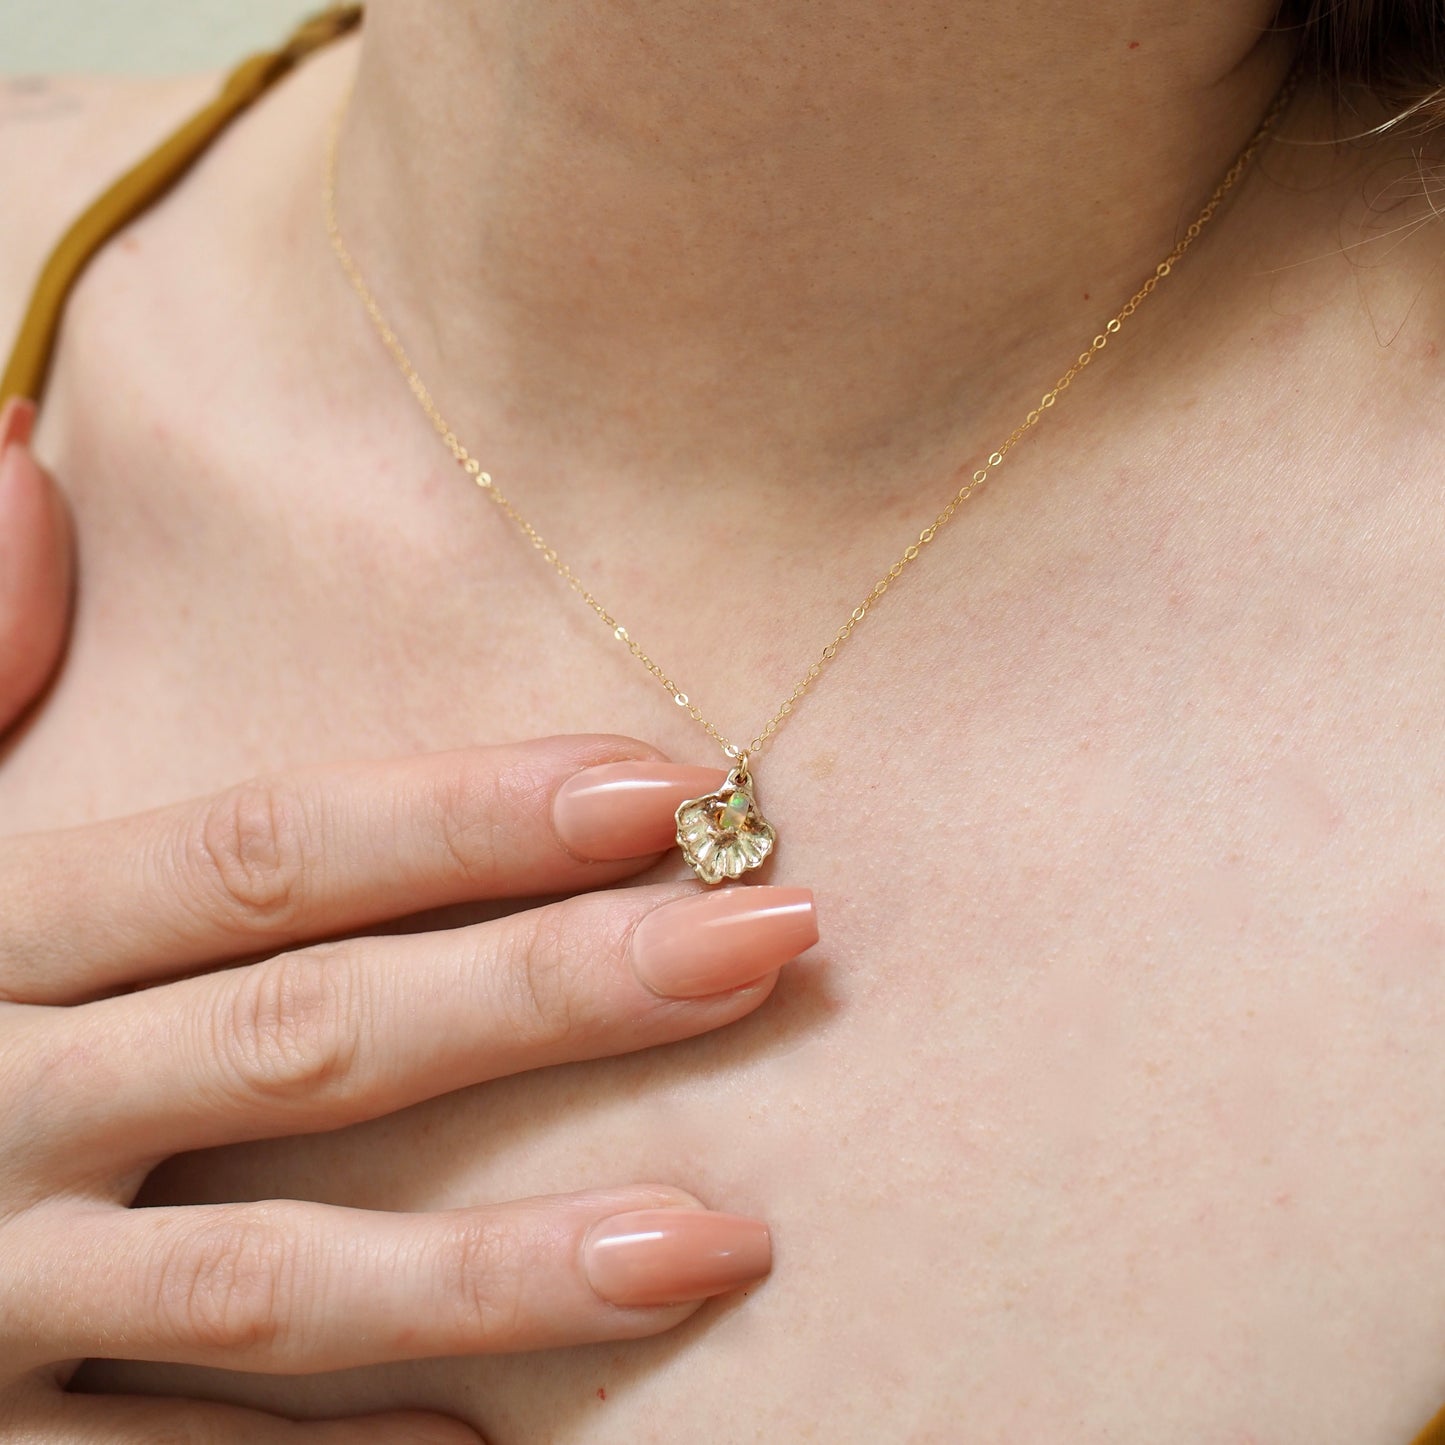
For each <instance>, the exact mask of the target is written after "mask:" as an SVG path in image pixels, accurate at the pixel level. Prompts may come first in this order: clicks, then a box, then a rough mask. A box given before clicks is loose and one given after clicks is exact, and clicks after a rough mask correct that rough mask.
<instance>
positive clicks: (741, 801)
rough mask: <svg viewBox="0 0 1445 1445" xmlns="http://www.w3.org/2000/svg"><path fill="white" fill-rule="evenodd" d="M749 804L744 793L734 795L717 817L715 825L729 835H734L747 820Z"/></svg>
mask: <svg viewBox="0 0 1445 1445" xmlns="http://www.w3.org/2000/svg"><path fill="white" fill-rule="evenodd" d="M749 806H750V804H749V801H748V795H747V794H746V793H734V794H733V795H732V797H730V798H729V799H728V800H727V802H726V804H724V806H723V810H722V812H721V813H719V814H718V815H717V825H718V827H719V828H722V829H724V830H725V831H727V832H729V833H736V832H737V830H738V829H739V828H741V827H742V825H743V824H744V823H746V822H747V820H748V808H749Z"/></svg>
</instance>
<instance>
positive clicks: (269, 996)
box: [31, 884, 818, 1178]
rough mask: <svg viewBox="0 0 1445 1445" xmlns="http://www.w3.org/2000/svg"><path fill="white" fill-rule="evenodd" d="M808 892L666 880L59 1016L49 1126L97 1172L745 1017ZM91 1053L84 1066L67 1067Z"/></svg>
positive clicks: (58, 1143)
mask: <svg viewBox="0 0 1445 1445" xmlns="http://www.w3.org/2000/svg"><path fill="white" fill-rule="evenodd" d="M817 936H818V935H817V926H816V922H815V916H814V907H813V900H812V894H811V893H810V892H809V890H807V889H801V888H774V887H761V886H754V887H747V888H730V889H725V890H723V891H721V892H701V891H699V890H698V888H697V885H688V884H664V885H657V886H654V887H645V888H637V889H629V890H625V891H621V892H606V893H596V894H584V895H581V896H579V897H576V898H572V899H568V900H566V901H564V902H561V903H556V904H552V905H550V906H548V907H544V908H538V909H533V910H530V911H528V912H525V913H518V914H513V915H510V916H508V917H506V918H502V919H497V920H494V921H492V922H488V923H482V924H477V925H474V926H472V927H469V928H460V929H455V930H451V931H449V932H443V933H433V934H415V935H403V936H398V937H382V938H368V939H355V940H350V941H346V942H340V943H330V944H324V945H321V946H319V947H316V948H311V949H304V950H301V951H299V952H296V953H290V954H283V955H280V956H278V957H276V958H272V959H268V960H266V961H264V962H262V963H257V964H252V965H250V966H249V967H246V968H239V969H233V970H231V971H229V972H226V973H217V974H209V975H206V976H203V977H200V978H193V979H187V980H184V981H182V982H178V983H174V984H169V985H166V986H164V987H161V988H157V989H151V990H149V991H147V992H145V993H142V994H131V995H126V996H124V997H120V998H112V999H106V1000H103V1001H100V1002H97V1003H92V1004H87V1005H84V1006H82V1007H80V1008H76V1009H71V1010H66V1011H56V1012H54V1013H52V1014H50V1015H49V1020H48V1027H47V1029H46V1030H45V1031H44V1032H45V1035H46V1043H45V1046H44V1049H43V1053H44V1054H45V1055H46V1057H45V1058H44V1059H42V1060H41V1070H42V1072H43V1074H44V1075H45V1076H46V1077H47V1078H48V1079H49V1081H50V1083H49V1087H48V1088H47V1089H46V1090H45V1101H44V1102H43V1103H42V1104H41V1105H40V1107H41V1108H42V1110H43V1111H44V1112H45V1113H46V1115H47V1116H48V1117H47V1119H46V1121H45V1126H44V1127H43V1128H40V1129H37V1130H34V1131H31V1133H32V1137H34V1138H36V1139H38V1140H43V1141H45V1142H44V1145H43V1147H44V1148H45V1149H46V1151H47V1152H50V1151H54V1152H55V1154H56V1157H57V1158H58V1159H59V1160H66V1159H75V1160H77V1161H78V1167H79V1169H80V1170H81V1172H83V1174H84V1176H85V1177H87V1178H94V1177H95V1174H96V1172H97V1170H102V1169H107V1168H115V1169H123V1170H126V1171H129V1170H130V1169H132V1168H133V1167H134V1166H136V1165H137V1164H142V1163H149V1162H152V1161H155V1160H159V1159H161V1158H164V1157H167V1156H169V1155H171V1154H176V1153H180V1152H183V1151H187V1150H191V1149H200V1148H209V1147H213V1146H216V1145H222V1144H229V1143H236V1142H240V1141H243V1140H251V1139H262V1138H272V1137H277V1136H281V1135H292V1134H300V1133H313V1132H317V1131H321V1130H326V1129H334V1128H340V1127H343V1126H345V1125H348V1124H353V1123H358V1122H360V1121H362V1120H364V1119H370V1118H375V1117H378V1116H380V1115H382V1114H386V1113H390V1112H392V1111H394V1110H396V1109H400V1108H405V1107H407V1106H408V1105H410V1104H413V1103H417V1102H419V1101H421V1100H423V1099H429V1098H434V1097H436V1096H438V1095H441V1094H444V1093H449V1092H451V1091H452V1090H454V1089H459V1088H463V1087H466V1086H468V1085H471V1084H477V1083H483V1082H485V1081H487V1080H489V1079H495V1078H500V1077H502V1076H504V1075H508V1074H515V1073H520V1072H522V1071H524V1070H527V1069H534V1068H539V1067H543V1066H546V1065H550V1064H557V1063H564V1062H570V1061H573V1060H578V1059H590V1058H598V1057H603V1056H606V1055H612V1054H620V1053H626V1052H630V1051H632V1050H634V1049H642V1048H649V1047H652V1046H653V1045H656V1044H660V1043H666V1042H670V1041H673V1040H676V1039H681V1038H687V1037H690V1036H692V1035H694V1034H699V1033H703V1032H706V1031H707V1030H710V1029H714V1028H718V1027H720V1026H721V1025H723V1024H726V1023H729V1022H731V1021H733V1020H734V1019H737V1018H740V1017H742V1016H743V1015H745V1014H747V1013H750V1012H751V1011H752V1010H753V1009H755V1008H756V1007H757V1006H758V1005H759V1004H760V1003H762V1001H763V1000H764V999H765V998H766V997H767V995H768V994H769V992H771V989H772V986H773V983H774V981H775V979H776V975H777V970H778V969H779V968H780V967H781V966H782V965H783V964H785V963H786V962H787V961H788V960H789V959H791V958H793V957H795V956H796V955H797V954H799V953H801V952H802V951H803V950H804V949H806V948H809V947H811V946H812V944H813V943H814V942H816V940H817ZM74 1058H83V1059H84V1060H85V1061H86V1063H85V1068H84V1069H68V1068H64V1067H61V1066H60V1064H61V1061H63V1060H65V1059H74Z"/></svg>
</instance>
